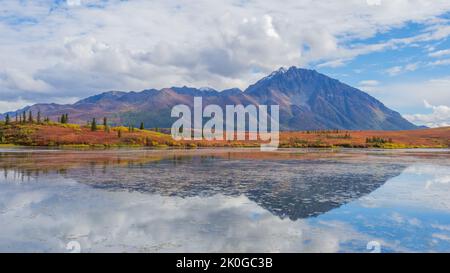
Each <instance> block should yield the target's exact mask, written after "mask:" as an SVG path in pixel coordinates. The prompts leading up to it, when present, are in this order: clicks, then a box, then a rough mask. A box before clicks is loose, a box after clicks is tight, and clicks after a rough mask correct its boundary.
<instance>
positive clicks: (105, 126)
mask: <svg viewBox="0 0 450 273" xmlns="http://www.w3.org/2000/svg"><path fill="white" fill-rule="evenodd" d="M103 130H105V132H107V131H108V130H109V128H108V119H107V118H106V117H103Z"/></svg>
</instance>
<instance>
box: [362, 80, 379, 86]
mask: <svg viewBox="0 0 450 273" xmlns="http://www.w3.org/2000/svg"><path fill="white" fill-rule="evenodd" d="M379 84H380V82H379V81H376V80H365V81H360V82H359V85H360V86H377V85H379Z"/></svg>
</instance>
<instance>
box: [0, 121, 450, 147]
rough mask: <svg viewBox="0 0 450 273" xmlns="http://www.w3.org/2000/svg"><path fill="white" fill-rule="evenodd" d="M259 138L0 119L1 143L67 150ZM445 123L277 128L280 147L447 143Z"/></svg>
mask: <svg viewBox="0 0 450 273" xmlns="http://www.w3.org/2000/svg"><path fill="white" fill-rule="evenodd" d="M260 144H261V143H260V142H259V141H204V140H202V141H174V140H173V139H172V137H171V136H170V135H169V134H166V133H162V132H157V131H152V130H140V129H135V128H128V127H123V126H121V127H104V126H101V125H99V126H97V128H96V129H95V130H92V128H91V127H90V126H87V125H86V126H82V125H78V124H62V123H55V122H47V123H39V124H38V123H18V122H11V123H9V124H5V123H4V122H3V123H0V147H14V146H47V147H60V148H67V149H105V148H124V147H126V148H133V147H154V148H180V149H195V148H198V147H236V148H246V147H259V145H260ZM449 146H450V127H445V128H436V129H423V130H412V131H345V130H318V131H302V132H281V135H280V147H282V148H333V147H345V148H381V149H407V148H448V147H449Z"/></svg>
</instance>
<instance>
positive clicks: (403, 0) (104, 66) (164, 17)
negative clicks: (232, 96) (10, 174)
mask: <svg viewBox="0 0 450 273" xmlns="http://www.w3.org/2000/svg"><path fill="white" fill-rule="evenodd" d="M0 36H1V37H2V39H1V40H0V62H1V63H2V64H3V66H2V67H0V112H4V111H8V110H14V109H16V108H19V107H23V106H25V105H29V104H33V103H38V102H57V103H71V102H74V101H76V100H78V99H80V98H83V97H86V96H89V95H93V94H96V93H98V92H102V91H107V90H142V89H146V88H163V87H170V86H182V85H189V86H193V87H205V86H209V87H213V88H215V89H219V90H220V89H226V88H231V87H239V88H242V89H245V88H246V87H247V86H248V85H249V84H251V83H253V82H255V81H256V80H258V79H259V78H261V77H264V76H265V75H267V74H269V73H270V72H271V71H273V70H276V69H278V68H279V67H281V66H284V67H289V66H293V65H295V66H298V67H306V68H312V69H316V70H318V71H319V72H322V73H324V74H327V75H329V76H332V77H334V78H337V79H339V80H341V81H343V82H345V83H348V84H350V85H352V86H355V87H358V88H360V89H362V90H364V91H366V92H368V93H370V94H371V95H373V96H374V97H376V98H378V99H380V100H381V101H382V102H384V103H385V104H386V105H387V106H389V107H391V108H393V109H395V110H397V111H399V112H400V113H401V114H402V115H404V116H405V117H406V118H408V119H409V120H411V121H413V122H415V123H417V124H426V125H428V126H446V125H450V72H449V67H450V41H449V36H450V2H449V1H447V0H446V1H439V0H430V1H427V0H391V1H387V0H348V1H312V0H288V1H284V2H283V3H277V2H274V1H263V0H261V1H242V0H228V1H220V3H218V2H214V3H212V1H206V0H197V1H193V2H190V3H186V2H182V1H176V0H167V1H157V0H155V1H144V0H130V1H119V0H109V1H107V0H67V1H65V0H58V1H52V0H36V1H25V0H22V1H9V0H0Z"/></svg>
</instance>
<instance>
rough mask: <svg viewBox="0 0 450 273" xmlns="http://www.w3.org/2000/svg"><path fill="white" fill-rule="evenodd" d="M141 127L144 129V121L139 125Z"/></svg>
mask: <svg viewBox="0 0 450 273" xmlns="http://www.w3.org/2000/svg"><path fill="white" fill-rule="evenodd" d="M139 129H141V130H144V129H145V128H144V122H141V126H139Z"/></svg>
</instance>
